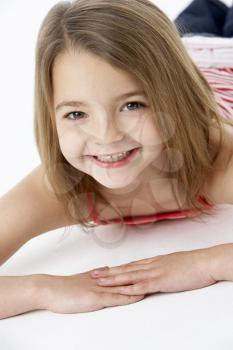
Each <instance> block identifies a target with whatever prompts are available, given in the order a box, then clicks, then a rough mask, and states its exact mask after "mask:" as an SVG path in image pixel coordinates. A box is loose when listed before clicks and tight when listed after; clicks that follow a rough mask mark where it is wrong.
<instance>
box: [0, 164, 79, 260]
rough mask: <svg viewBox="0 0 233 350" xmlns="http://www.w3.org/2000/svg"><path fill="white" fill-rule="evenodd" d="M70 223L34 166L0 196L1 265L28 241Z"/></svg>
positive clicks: (41, 172) (42, 176) (41, 168)
mask: <svg viewBox="0 0 233 350" xmlns="http://www.w3.org/2000/svg"><path fill="white" fill-rule="evenodd" d="M72 224H74V223H72V222H69V220H68V219H67V218H66V216H65V214H64V212H63V209H62V207H61V205H60V203H59V202H58V201H57V200H56V197H55V196H54V195H52V193H51V192H50V191H49V190H48V189H47V188H46V186H45V184H44V172H43V167H42V165H39V166H37V167H36V168H35V169H34V170H33V171H32V172H31V173H29V174H28V175H27V176H26V177H25V178H24V179H23V180H21V181H20V182H19V183H18V184H17V185H16V186H15V187H13V188H12V189H11V190H9V191H8V192H7V193H6V194H4V195H3V196H2V197H1V198H0V266H1V265H2V264H3V263H4V262H5V261H6V260H7V259H9V258H10V257H11V256H12V255H13V254H14V253H15V252H16V251H17V250H18V249H19V248H20V247H21V246H22V245H24V244H25V243H26V242H27V241H28V240H30V239H32V238H34V237H36V236H38V235H40V234H42V233H44V232H48V231H51V230H54V229H57V228H59V227H63V226H66V225H72Z"/></svg>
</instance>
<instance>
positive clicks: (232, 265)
mask: <svg viewBox="0 0 233 350" xmlns="http://www.w3.org/2000/svg"><path fill="white" fill-rule="evenodd" d="M208 249H211V251H212V253H211V256H212V259H211V264H210V272H211V274H212V276H213V277H214V279H215V280H216V281H233V243H225V244H220V245H216V246H213V247H210V248H208Z"/></svg>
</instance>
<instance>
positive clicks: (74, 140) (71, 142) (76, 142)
mask: <svg viewBox="0 0 233 350" xmlns="http://www.w3.org/2000/svg"><path fill="white" fill-rule="evenodd" d="M58 137H59V145H60V149H61V152H62V154H63V156H64V157H65V158H66V159H67V160H72V159H78V157H80V156H81V154H82V148H83V147H82V145H83V142H82V140H81V139H80V138H79V137H78V136H77V134H76V133H74V132H72V131H69V130H66V131H65V130H63V131H62V132H59V134H58Z"/></svg>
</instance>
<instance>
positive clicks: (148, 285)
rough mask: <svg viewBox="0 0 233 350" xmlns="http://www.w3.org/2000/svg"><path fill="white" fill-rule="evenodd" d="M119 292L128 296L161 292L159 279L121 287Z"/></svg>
mask: <svg viewBox="0 0 233 350" xmlns="http://www.w3.org/2000/svg"><path fill="white" fill-rule="evenodd" d="M119 292H120V293H122V294H126V295H142V294H150V293H156V292H160V287H159V279H158V278H154V279H150V280H144V281H141V282H138V283H135V284H132V285H130V286H122V287H119Z"/></svg>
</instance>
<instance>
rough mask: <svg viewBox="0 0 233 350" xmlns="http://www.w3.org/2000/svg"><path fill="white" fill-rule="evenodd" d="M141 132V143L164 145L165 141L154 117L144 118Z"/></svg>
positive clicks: (150, 145)
mask: <svg viewBox="0 0 233 350" xmlns="http://www.w3.org/2000/svg"><path fill="white" fill-rule="evenodd" d="M139 132H140V135H139V137H140V143H141V144H142V145H143V146H144V147H156V148H158V147H159V148H160V147H162V145H163V142H162V139H161V136H160V134H159V132H158V130H157V129H156V127H155V124H154V121H153V120H152V117H147V118H143V119H142V121H141V125H140V131H139Z"/></svg>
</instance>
